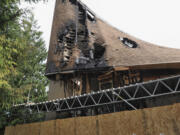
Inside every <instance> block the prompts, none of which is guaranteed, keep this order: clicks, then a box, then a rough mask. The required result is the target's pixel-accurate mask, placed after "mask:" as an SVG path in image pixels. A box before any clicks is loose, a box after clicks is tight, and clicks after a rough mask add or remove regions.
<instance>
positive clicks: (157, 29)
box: [24, 0, 180, 48]
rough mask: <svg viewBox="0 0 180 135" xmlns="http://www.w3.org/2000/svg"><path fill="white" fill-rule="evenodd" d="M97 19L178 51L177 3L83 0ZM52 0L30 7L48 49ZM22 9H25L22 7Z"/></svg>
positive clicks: (179, 23) (177, 0)
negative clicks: (32, 8) (99, 18)
mask: <svg viewBox="0 0 180 135" xmlns="http://www.w3.org/2000/svg"><path fill="white" fill-rule="evenodd" d="M82 1H83V2H84V3H85V4H86V5H87V6H88V7H90V9H92V10H93V11H94V12H95V13H96V14H97V15H98V16H99V17H101V18H102V19H103V20H105V21H106V22H108V23H109V24H111V25H113V26H115V27H116V28H118V29H119V30H122V31H124V32H126V33H129V34H131V35H133V36H135V37H137V38H139V39H142V40H145V41H148V42H151V43H154V44H157V45H161V46H167V47H172V48H180V17H179V16H180V0H82ZM54 5H55V0H49V2H45V3H44V2H40V3H38V4H33V5H31V7H34V10H33V12H34V14H35V18H36V19H37V20H38V24H39V25H40V26H41V31H43V32H44V34H43V38H44V39H45V41H46V46H47V48H48V46H49V39H50V32H51V26H52V20H53V12H54ZM24 7H25V6H24Z"/></svg>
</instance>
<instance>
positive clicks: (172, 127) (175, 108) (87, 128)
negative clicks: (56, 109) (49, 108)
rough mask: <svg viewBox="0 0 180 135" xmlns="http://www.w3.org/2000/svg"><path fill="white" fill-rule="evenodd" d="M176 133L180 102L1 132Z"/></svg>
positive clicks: (71, 134) (74, 134) (13, 134)
mask: <svg viewBox="0 0 180 135" xmlns="http://www.w3.org/2000/svg"><path fill="white" fill-rule="evenodd" d="M30 134H31V135H39V134H40V135H180V104H179V103H178V104H174V105H170V106H162V107H154V108H148V109H139V110H134V111H123V112H118V113H111V114H105V115H98V116H90V117H77V118H70V119H59V120H54V121H47V122H42V123H34V124H25V125H16V126H11V127H6V130H5V135H30Z"/></svg>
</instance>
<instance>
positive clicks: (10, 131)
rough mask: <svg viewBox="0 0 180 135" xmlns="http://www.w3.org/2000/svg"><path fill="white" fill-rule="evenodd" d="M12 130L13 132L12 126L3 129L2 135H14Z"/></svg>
mask: <svg viewBox="0 0 180 135" xmlns="http://www.w3.org/2000/svg"><path fill="white" fill-rule="evenodd" d="M14 130H15V127H14V126H8V127H6V129H5V134H4V135H14Z"/></svg>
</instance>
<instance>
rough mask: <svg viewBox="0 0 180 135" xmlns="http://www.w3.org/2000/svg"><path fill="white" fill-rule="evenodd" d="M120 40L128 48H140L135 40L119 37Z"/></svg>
mask: <svg viewBox="0 0 180 135" xmlns="http://www.w3.org/2000/svg"><path fill="white" fill-rule="evenodd" d="M119 39H120V40H121V42H122V43H123V44H124V45H125V46H127V47H130V48H137V46H138V44H137V43H136V42H135V41H133V40H131V39H129V38H124V37H123V38H122V37H119Z"/></svg>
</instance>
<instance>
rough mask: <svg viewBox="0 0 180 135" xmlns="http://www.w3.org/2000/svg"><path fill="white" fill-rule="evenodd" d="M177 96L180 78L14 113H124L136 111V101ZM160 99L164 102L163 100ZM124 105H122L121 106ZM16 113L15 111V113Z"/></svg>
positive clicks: (43, 104) (55, 101)
mask: <svg viewBox="0 0 180 135" xmlns="http://www.w3.org/2000/svg"><path fill="white" fill-rule="evenodd" d="M178 93H180V75H178V76H173V77H168V78H164V79H158V80H153V81H149V82H143V83H137V84H134V85H129V86H125V87H119V88H113V89H107V90H101V91H97V92H91V93H88V94H83V95H80V96H73V97H68V98H63V99H56V100H51V101H46V102H41V103H32V104H20V105H15V106H13V108H14V110H19V109H28V110H32V112H34V113H42V112H59V113H61V112H72V111H74V112H76V113H77V112H78V111H79V112H85V110H86V111H87V110H88V109H90V110H91V111H92V110H93V111H95V110H96V112H98V111H99V108H101V110H100V111H99V112H103V111H105V112H106V113H108V112H116V111H118V109H119V108H121V107H122V106H123V105H124V106H127V107H126V109H127V110H133V109H139V106H138V104H137V102H138V101H141V100H148V99H153V98H156V97H162V96H169V95H177V94H178ZM163 100H166V98H164V99H163ZM122 103H123V104H122ZM14 112H16V111H14Z"/></svg>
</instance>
